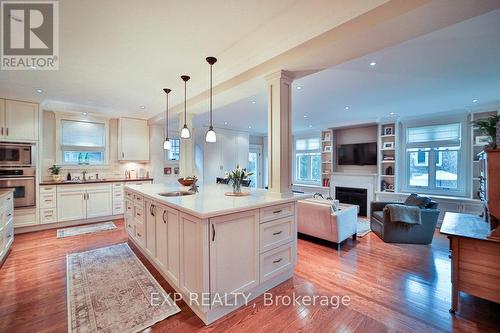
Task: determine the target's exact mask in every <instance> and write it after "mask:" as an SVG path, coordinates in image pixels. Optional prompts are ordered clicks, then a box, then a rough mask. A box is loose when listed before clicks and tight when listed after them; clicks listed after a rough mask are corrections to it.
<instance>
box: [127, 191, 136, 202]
mask: <svg viewBox="0 0 500 333" xmlns="http://www.w3.org/2000/svg"><path fill="white" fill-rule="evenodd" d="M125 197H126V198H127V199H129V200H134V193H132V192H129V191H126V192H125Z"/></svg>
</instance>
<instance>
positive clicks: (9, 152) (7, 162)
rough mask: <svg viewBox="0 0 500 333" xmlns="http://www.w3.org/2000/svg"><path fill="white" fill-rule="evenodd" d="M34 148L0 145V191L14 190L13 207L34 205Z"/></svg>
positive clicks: (29, 146) (19, 145)
mask: <svg viewBox="0 0 500 333" xmlns="http://www.w3.org/2000/svg"><path fill="white" fill-rule="evenodd" d="M35 161H36V159H35V146H34V145H32V144H24V143H23V144H20V143H3V142H2V143H0V189H6V188H7V189H13V190H14V207H16V208H20V207H34V206H35V205H36V197H35V193H36V167H35Z"/></svg>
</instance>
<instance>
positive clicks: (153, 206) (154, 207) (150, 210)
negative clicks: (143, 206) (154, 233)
mask: <svg viewBox="0 0 500 333" xmlns="http://www.w3.org/2000/svg"><path fill="white" fill-rule="evenodd" d="M155 211H156V206H155V205H151V206H149V213H150V214H151V216H155Z"/></svg>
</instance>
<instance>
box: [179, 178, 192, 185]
mask: <svg viewBox="0 0 500 333" xmlns="http://www.w3.org/2000/svg"><path fill="white" fill-rule="evenodd" d="M177 181H178V182H179V184H181V185H182V186H191V185H193V183H194V182H195V181H196V179H194V178H192V177H187V178H179V179H177Z"/></svg>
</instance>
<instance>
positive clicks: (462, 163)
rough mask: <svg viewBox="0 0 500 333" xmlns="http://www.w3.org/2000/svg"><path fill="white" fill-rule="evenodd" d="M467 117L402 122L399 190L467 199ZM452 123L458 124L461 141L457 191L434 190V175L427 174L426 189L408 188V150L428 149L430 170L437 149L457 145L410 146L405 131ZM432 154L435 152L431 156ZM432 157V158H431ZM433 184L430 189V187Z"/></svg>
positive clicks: (447, 143) (468, 129)
mask: <svg viewBox="0 0 500 333" xmlns="http://www.w3.org/2000/svg"><path fill="white" fill-rule="evenodd" d="M467 119H468V118H467V115H464V116H463V117H460V118H458V119H457V117H456V116H455V117H453V118H452V117H440V118H433V119H425V120H424V121H421V120H416V121H407V122H402V123H401V125H402V131H401V133H402V135H401V138H400V143H401V145H400V151H399V154H400V156H401V162H402V163H401V164H400V165H401V167H400V168H399V170H400V171H401V174H402V177H401V178H402V182H401V190H402V191H403V192H410V193H411V192H418V193H422V194H429V195H451V196H456V197H467V196H468V195H469V193H470V184H469V182H468V181H467V179H469V176H470V172H471V171H470V165H469V163H467V161H468V160H469V157H470V147H469V146H470V145H469V144H468V142H469V132H470V125H469V124H468V120H467ZM452 123H460V125H461V128H460V131H461V133H460V134H461V140H460V144H459V149H458V187H457V189H439V188H435V173H432V174H431V173H429V186H428V187H427V188H422V187H418V186H410V184H409V181H410V164H409V154H408V152H407V150H408V149H411V148H430V153H429V170H431V168H430V165H431V164H430V163H434V162H435V156H434V155H435V154H436V152H437V151H438V148H439V147H456V146H457V143H456V142H449V141H441V142H436V144H434V145H428V144H426V143H417V144H410V145H408V143H407V129H408V128H411V127H420V126H422V127H423V126H432V125H446V124H452ZM433 152H435V153H434V154H433ZM431 155H432V156H431ZM431 184H433V185H434V186H432V187H431V188H429V187H430V185H431Z"/></svg>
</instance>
